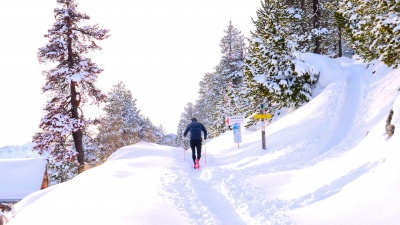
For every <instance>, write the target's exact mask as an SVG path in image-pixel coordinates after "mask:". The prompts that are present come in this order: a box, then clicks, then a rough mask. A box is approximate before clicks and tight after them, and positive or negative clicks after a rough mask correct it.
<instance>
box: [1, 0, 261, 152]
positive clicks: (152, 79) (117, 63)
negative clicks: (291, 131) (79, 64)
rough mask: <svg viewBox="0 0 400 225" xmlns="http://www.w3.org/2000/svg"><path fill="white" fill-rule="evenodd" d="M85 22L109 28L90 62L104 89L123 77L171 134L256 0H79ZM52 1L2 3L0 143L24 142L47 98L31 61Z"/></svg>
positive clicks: (248, 24)
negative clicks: (228, 33)
mask: <svg viewBox="0 0 400 225" xmlns="http://www.w3.org/2000/svg"><path fill="white" fill-rule="evenodd" d="M77 2H78V3H79V7H78V9H79V11H80V12H83V13H87V14H88V15H89V16H90V17H91V20H89V22H88V23H89V24H96V23H98V24H99V26H100V28H105V29H110V34H111V37H110V38H109V39H107V40H104V41H101V42H98V43H99V44H100V45H101V46H102V47H103V50H101V51H96V52H94V53H92V56H91V57H92V59H93V61H94V62H96V63H97V64H99V66H100V67H101V68H103V69H104V72H103V73H102V74H100V76H99V79H98V86H99V87H100V88H101V89H103V91H104V93H107V92H108V91H109V89H110V87H111V86H112V85H113V84H117V83H118V82H120V81H123V82H124V83H125V84H126V86H127V87H128V88H129V89H130V90H131V91H132V95H133V98H135V99H137V106H138V108H139V109H140V110H141V111H142V113H143V114H144V115H146V116H148V117H149V118H150V120H151V121H152V122H153V123H154V124H155V125H157V126H158V125H160V124H161V125H163V127H164V128H165V129H166V131H167V132H168V133H175V132H176V130H177V124H178V121H179V116H180V114H181V113H182V112H183V108H184V106H185V105H186V104H187V103H188V102H194V101H195V100H196V99H197V97H198V93H197V91H198V90H199V86H198V84H199V81H200V80H201V79H202V77H203V76H204V74H205V73H208V72H212V71H213V68H214V67H215V66H216V65H217V64H218V63H219V60H220V58H221V52H220V47H219V42H220V40H221V38H222V37H223V36H224V32H223V30H225V29H226V28H227V26H228V24H229V21H230V20H232V23H233V25H234V26H235V27H236V28H238V29H239V30H240V31H242V33H243V34H244V35H245V36H246V37H249V36H250V30H254V26H253V24H252V21H251V18H255V16H256V10H257V9H258V8H260V6H261V4H260V1H259V0H202V1H191V0H170V1H166V0H150V1H149V0H141V1H139V0H113V1H109V0H96V1H93V0H77ZM55 6H56V1H55V0H35V1H32V0H19V1H0V33H1V35H0V52H1V54H0V74H1V78H2V81H1V82H0V94H1V98H0V104H1V111H0V127H1V128H0V147H1V146H5V145H17V144H25V143H27V142H30V141H31V137H32V136H33V134H34V132H35V131H37V130H38V125H39V122H40V119H41V118H42V115H43V105H44V104H45V100H46V99H45V98H44V96H43V95H42V93H41V87H42V84H43V82H44V79H43V76H42V74H41V72H42V70H44V69H45V67H46V66H45V65H43V64H39V63H38V61H37V58H36V53H37V49H38V48H40V47H42V46H44V45H45V44H46V43H47V40H46V39H45V38H44V37H43V35H44V34H46V33H47V30H48V29H49V28H51V27H52V24H53V23H54V21H55V20H54V14H53V9H54V7H55Z"/></svg>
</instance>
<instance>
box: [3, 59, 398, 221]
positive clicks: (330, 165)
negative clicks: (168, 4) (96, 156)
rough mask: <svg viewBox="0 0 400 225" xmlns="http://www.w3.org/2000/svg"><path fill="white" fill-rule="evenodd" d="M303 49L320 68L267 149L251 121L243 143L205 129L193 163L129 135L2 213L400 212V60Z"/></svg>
mask: <svg viewBox="0 0 400 225" xmlns="http://www.w3.org/2000/svg"><path fill="white" fill-rule="evenodd" d="M300 58H301V59H303V60H304V61H305V65H308V66H310V67H313V68H314V69H317V70H318V71H320V73H321V74H320V80H319V82H318V84H317V85H316V87H315V89H314V93H313V98H312V100H311V101H310V102H309V103H307V104H305V105H303V106H302V107H300V108H298V109H296V110H285V109H284V110H283V111H282V114H280V116H279V117H276V116H275V117H274V118H273V120H272V122H271V123H269V124H268V125H267V127H266V129H265V134H266V150H263V149H262V144H261V140H260V139H261V135H260V130H261V129H260V127H259V126H258V125H255V126H254V127H250V128H248V129H244V128H243V127H242V129H241V135H242V143H240V144H239V146H238V145H237V144H236V143H234V141H233V140H234V138H233V133H232V131H230V132H226V133H225V134H222V135H221V136H220V137H218V138H214V139H208V140H207V143H206V144H205V145H204V146H203V153H202V158H201V160H200V164H201V168H200V170H194V169H193V162H192V161H191V159H190V153H189V152H188V151H186V152H185V151H184V149H182V148H174V147H166V146H159V145H156V144H150V143H144V142H142V143H138V144H135V145H132V146H126V147H124V148H121V149H119V150H118V151H116V152H115V153H114V154H113V155H111V156H110V157H109V158H108V160H107V161H106V162H105V163H104V164H103V165H101V166H98V167H96V168H93V169H90V170H88V171H86V172H84V173H82V174H80V175H79V176H77V177H75V178H74V179H72V180H70V181H68V182H65V183H62V184H59V185H55V186H52V187H50V188H47V189H44V190H42V191H38V192H34V193H32V194H31V195H29V196H27V197H25V198H24V199H23V200H22V201H20V202H19V203H18V204H16V205H15V206H14V208H13V211H12V212H11V213H7V214H6V217H7V218H9V219H11V222H10V223H9V224H8V225H25V224H31V223H32V221H35V222H36V223H37V224H41V225H53V224H60V225H63V224H74V223H76V222H77V221H80V223H81V224H99V225H102V224H104V225H106V224H107V225H108V224H118V225H125V224H126V225H130V224H199V225H200V224H201V225H203V224H207V225H211V224H212V225H219V224H221V225H222V224H234V225H240V224H252V225H255V224H260V225H261V224H262V225H266V224H267V225H268V224H273V225H280V224H296V225H321V224H324V225H337V224H341V225H354V224H363V225H376V224H387V225H395V224H398V221H400V215H399V213H398V212H399V211H400V206H399V204H398V203H399V202H400V195H399V194H398V192H399V191H398V187H399V186H400V175H399V171H400V164H399V163H398V161H399V158H400V151H399V149H398V146H399V145H398V143H399V142H400V135H399V133H398V132H397V131H396V130H395V133H394V135H393V136H392V137H390V138H389V137H388V135H387V134H386V132H385V125H386V118H387V116H388V113H389V110H390V109H393V111H394V114H393V117H392V120H391V124H392V125H394V126H396V127H398V126H399V125H400V114H399V111H400V97H399V93H398V90H397V89H398V85H399V83H400V69H397V70H392V69H389V68H387V67H386V66H383V65H381V64H379V63H378V64H375V65H373V66H370V67H369V68H366V65H365V64H363V63H360V62H358V61H356V60H350V59H344V58H342V59H335V60H333V59H329V58H327V57H324V56H317V55H314V54H302V55H300ZM4 152H9V155H11V156H12V154H13V153H12V152H11V153H10V151H3V149H1V148H0V155H1V154H6V153H4ZM29 154H31V153H29ZM7 169H14V167H2V164H0V171H1V170H7ZM32 172H33V171H32ZM5 187H6V186H5V185H3V184H2V186H0V189H1V188H5ZM0 192H1V191H0ZM77 202H80V204H76V203H77ZM105 203H106V204H105ZM66 214H68V216H65V215H66Z"/></svg>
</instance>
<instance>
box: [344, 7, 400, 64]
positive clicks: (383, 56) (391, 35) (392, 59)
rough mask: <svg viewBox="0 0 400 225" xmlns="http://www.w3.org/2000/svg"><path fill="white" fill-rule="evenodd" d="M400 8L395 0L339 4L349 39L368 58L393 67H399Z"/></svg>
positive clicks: (368, 60) (358, 51) (353, 46)
mask: <svg viewBox="0 0 400 225" xmlns="http://www.w3.org/2000/svg"><path fill="white" fill-rule="evenodd" d="M399 11H400V3H399V2H398V1H396V0H382V1H366V0H344V1H343V4H341V5H340V11H339V13H340V14H341V18H343V19H344V20H345V21H346V22H345V23H344V25H345V28H346V31H348V35H349V39H348V42H349V43H350V45H351V47H352V48H353V49H354V50H355V51H356V53H357V54H359V55H360V56H361V57H362V58H363V59H364V60H365V61H366V62H370V61H372V60H375V59H379V60H380V61H382V62H384V63H385V64H386V65H388V66H390V67H393V68H397V67H398V65H399V63H400V59H399V56H400V52H399V50H398V49H399V47H400V44H399V41H398V39H399V38H398V37H399V35H400V31H399V29H398V27H399V25H400V20H399V19H398V17H399Z"/></svg>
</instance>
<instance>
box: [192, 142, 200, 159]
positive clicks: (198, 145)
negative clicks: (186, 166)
mask: <svg viewBox="0 0 400 225" xmlns="http://www.w3.org/2000/svg"><path fill="white" fill-rule="evenodd" d="M190 148H191V149H192V158H193V162H194V160H195V159H196V154H195V153H196V151H195V148H196V149H197V159H198V160H200V158H201V140H197V139H195V140H190Z"/></svg>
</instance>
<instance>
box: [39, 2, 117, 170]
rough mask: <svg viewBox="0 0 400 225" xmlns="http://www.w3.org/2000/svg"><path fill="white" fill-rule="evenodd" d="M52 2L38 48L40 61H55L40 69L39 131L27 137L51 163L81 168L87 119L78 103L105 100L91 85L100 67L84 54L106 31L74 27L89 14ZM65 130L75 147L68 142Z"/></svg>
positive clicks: (66, 4) (94, 27)
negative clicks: (47, 26)
mask: <svg viewBox="0 0 400 225" xmlns="http://www.w3.org/2000/svg"><path fill="white" fill-rule="evenodd" d="M57 3H58V4H60V5H61V7H60V8H55V9H54V14H55V20H56V22H55V23H54V25H53V27H52V28H51V29H49V31H48V33H47V34H46V35H45V37H46V38H48V40H49V42H48V43H47V44H46V45H45V46H44V47H42V48H39V52H38V60H39V62H40V63H46V62H52V63H55V64H56V66H55V68H53V69H50V70H48V71H45V72H44V75H45V79H46V81H45V85H44V86H43V87H42V91H43V93H46V94H47V96H49V101H48V102H47V105H46V106H45V108H44V111H45V115H44V117H43V118H42V120H41V122H40V128H41V129H42V131H41V132H38V133H36V134H35V135H34V137H33V142H34V143H36V146H35V147H34V149H35V150H36V151H39V153H44V152H48V153H49V154H50V155H51V156H50V157H52V158H53V159H54V160H55V162H69V163H75V161H76V160H77V163H78V164H79V172H81V171H83V170H84V164H85V155H84V149H83V133H84V131H85V129H86V127H87V126H88V125H89V124H91V123H93V121H90V120H88V119H86V118H84V116H83V111H82V107H83V106H84V105H85V104H86V103H87V102H88V101H91V102H92V103H94V104H99V103H101V102H103V101H104V100H105V95H104V94H102V93H101V91H100V90H99V89H98V88H96V86H95V84H96V80H97V76H98V75H99V74H100V73H101V72H102V71H103V70H102V69H101V68H99V66H98V65H97V64H95V63H94V62H92V60H91V59H90V58H88V57H86V56H85V55H86V54H88V53H89V52H91V51H94V50H99V49H101V48H100V46H98V45H97V44H96V41H97V40H103V39H106V38H108V37H109V35H108V32H109V31H108V30H105V29H99V27H98V25H94V26H88V25H86V26H79V24H80V23H81V22H82V21H85V20H89V19H90V17H89V16H88V15H86V14H83V13H80V12H78V10H77V6H78V4H77V3H75V1H74V0H57ZM71 135H72V140H73V142H74V146H75V149H76V152H73V148H70V147H69V146H70V145H69V142H70V141H71ZM64 169H68V168H64Z"/></svg>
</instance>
